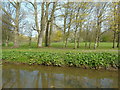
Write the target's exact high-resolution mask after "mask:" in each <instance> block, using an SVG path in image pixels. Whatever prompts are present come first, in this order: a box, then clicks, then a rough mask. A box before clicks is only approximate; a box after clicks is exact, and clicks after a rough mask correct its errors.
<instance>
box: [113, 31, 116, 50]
mask: <svg viewBox="0 0 120 90" xmlns="http://www.w3.org/2000/svg"><path fill="white" fill-rule="evenodd" d="M115 43H116V32H115V31H114V36H113V47H112V48H115Z"/></svg>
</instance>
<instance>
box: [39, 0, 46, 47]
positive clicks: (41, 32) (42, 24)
mask: <svg viewBox="0 0 120 90" xmlns="http://www.w3.org/2000/svg"><path fill="white" fill-rule="evenodd" d="M41 10H42V14H41V31H40V33H39V35H38V47H42V40H43V33H44V30H45V18H44V2H42V8H41Z"/></svg>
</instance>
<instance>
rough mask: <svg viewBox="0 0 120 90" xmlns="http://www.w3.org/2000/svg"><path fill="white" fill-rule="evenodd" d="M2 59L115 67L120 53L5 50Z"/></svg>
mask: <svg viewBox="0 0 120 90" xmlns="http://www.w3.org/2000/svg"><path fill="white" fill-rule="evenodd" d="M2 60H3V61H6V62H13V63H15V62H17V63H25V64H29V65H33V64H38V65H47V66H49V65H53V66H74V67H83V68H94V69H99V68H105V69H106V68H108V69H109V68H111V67H112V68H115V69H117V68H118V67H119V65H118V54H117V53H108V52H87V53H86V52H79V53H78V52H77V53H74V52H69V51H68V52H62V53H60V52H53V51H51V52H50V51H48V52H45V51H42V52H37V51H36V52H35V51H33V50H32V51H27V50H26V51H24V50H3V56H2Z"/></svg>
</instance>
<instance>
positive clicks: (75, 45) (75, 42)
mask: <svg viewBox="0 0 120 90" xmlns="http://www.w3.org/2000/svg"><path fill="white" fill-rule="evenodd" d="M76 48H77V28H76V30H75V35H74V49H76Z"/></svg>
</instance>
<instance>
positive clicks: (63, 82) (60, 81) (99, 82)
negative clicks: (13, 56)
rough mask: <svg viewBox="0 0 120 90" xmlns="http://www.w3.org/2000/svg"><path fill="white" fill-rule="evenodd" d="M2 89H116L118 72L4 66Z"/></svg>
mask: <svg viewBox="0 0 120 90" xmlns="http://www.w3.org/2000/svg"><path fill="white" fill-rule="evenodd" d="M2 87H3V88H54V87H55V88H96V87H98V88H118V72H115V71H97V70H86V69H81V68H73V67H52V66H38V65H33V66H28V65H13V64H4V65H3V66H2Z"/></svg>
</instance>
